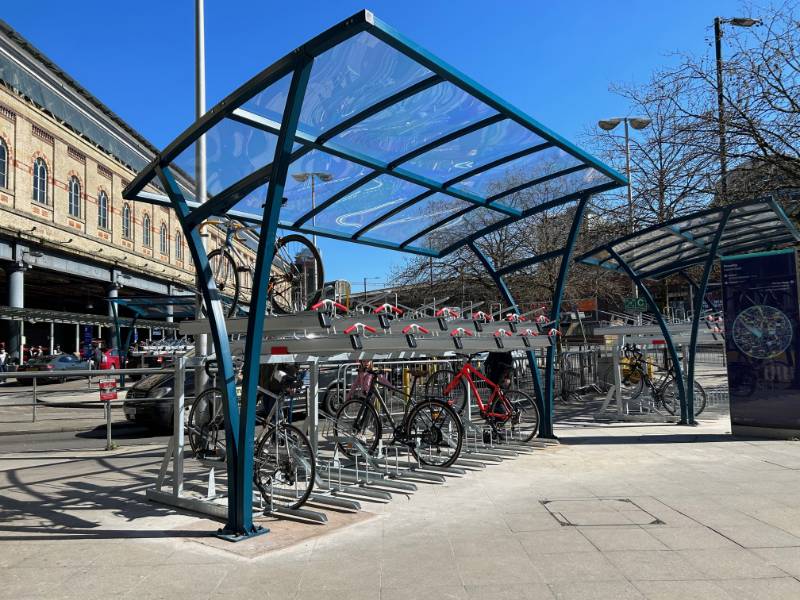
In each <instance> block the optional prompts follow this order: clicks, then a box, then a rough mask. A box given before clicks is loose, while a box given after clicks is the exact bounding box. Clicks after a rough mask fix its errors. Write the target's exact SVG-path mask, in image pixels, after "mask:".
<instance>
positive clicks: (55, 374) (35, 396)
mask: <svg viewBox="0 0 800 600" xmlns="http://www.w3.org/2000/svg"><path fill="white" fill-rule="evenodd" d="M171 372H173V370H172V369H155V368H141V369H113V370H109V369H75V370H61V371H22V372H19V371H13V372H3V373H0V382H7V381H8V380H9V379H16V380H17V381H21V382H23V383H27V382H28V381H30V383H29V385H30V386H31V390H30V393H31V398H30V400H29V401H26V402H0V408H19V407H30V409H31V422H32V423H35V422H36V409H37V406H38V405H39V404H40V402H44V401H43V400H42V395H43V393H42V392H41V390H40V385H41V384H40V383H39V380H42V379H46V380H52V379H55V378H58V379H62V378H69V379H84V378H85V379H86V380H87V382H88V390H92V378H95V377H97V378H100V379H116V380H117V386H116V389H117V391H118V392H119V391H126V389H127V388H124V387H122V386H121V385H120V384H119V381H120V380H121V379H122V377H124V376H125V375H154V374H160V373H171ZM25 391H26V390H17V391H14V392H5V394H6V395H8V394H19V393H25ZM79 391H80V390H56V391H50V392H45V393H44V394H46V395H47V396H54V395H62V396H63V395H67V396H70V395H75V394H76V392H79ZM97 391H98V392H99V391H100V388H99V387H98V388H97ZM81 393H82V394H85V393H86V392H85V391H81ZM150 399H152V400H155V399H156V398H136V399H135V401H140V400H150ZM160 399H164V400H170V396H165V397H162V398H160ZM125 401H126V400H125V398H118V399H117V400H108V401H103V400H100V399H99V397H98V399H97V400H83V401H75V402H67V403H49V402H48V403H47V406H48V407H50V408H54V407H55V408H58V407H61V408H76V406H77V407H81V408H83V407H101V406H102V407H103V410H104V412H105V420H106V449H107V450H111V449H113V448H114V447H115V446H114V444H113V442H112V441H111V405H112V404H121V403H123V402H125Z"/></svg>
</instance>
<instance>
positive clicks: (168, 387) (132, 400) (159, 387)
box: [122, 369, 308, 431]
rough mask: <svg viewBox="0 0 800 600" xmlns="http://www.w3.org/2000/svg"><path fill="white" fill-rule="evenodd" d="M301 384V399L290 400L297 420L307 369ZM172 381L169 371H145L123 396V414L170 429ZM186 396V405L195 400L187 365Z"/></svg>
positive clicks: (259, 411) (302, 406)
mask: <svg viewBox="0 0 800 600" xmlns="http://www.w3.org/2000/svg"><path fill="white" fill-rule="evenodd" d="M301 378H302V379H303V381H304V383H303V388H302V390H301V392H300V394H299V396H300V397H302V398H303V401H302V402H293V403H292V420H294V421H300V420H302V419H305V418H306V415H307V414H308V409H307V406H306V402H305V388H306V386H307V383H308V374H307V372H303V373H301ZM174 385H175V375H174V373H172V372H167V373H156V374H153V375H148V376H146V377H144V378H143V379H140V380H139V381H137V382H136V383H135V384H134V385H133V386H132V387H131V388H130V389H129V390H128V393H127V395H126V396H125V402H123V404H122V410H123V412H124V413H125V418H126V419H127V420H128V421H132V422H134V423H136V424H138V425H143V426H145V427H147V428H149V429H153V430H156V431H171V430H172V417H173V399H172V390H173V387H174ZM183 391H184V394H185V396H186V401H185V406H186V407H189V406H191V405H192V402H193V400H194V370H193V369H187V371H186V381H185V383H184V386H183ZM257 414H259V415H263V414H264V410H263V404H262V403H261V402H259V403H258V408H257Z"/></svg>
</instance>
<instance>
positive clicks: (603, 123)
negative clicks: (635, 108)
mask: <svg viewBox="0 0 800 600" xmlns="http://www.w3.org/2000/svg"><path fill="white" fill-rule="evenodd" d="M620 123H624V124H625V176H626V177H627V178H628V227H627V229H628V231H627V233H629V234H630V233H633V229H634V219H633V216H634V213H633V184H632V183H631V140H630V130H629V127H628V126H629V125H630V127H633V128H634V129H636V130H637V131H639V130H641V129H644V128H645V127H647V126H648V125H650V123H651V121H650V119H647V118H645V117H614V118H613V119H602V120H600V121H598V122H597V126H598V127H600V129H602V130H603V131H612V130H613V129H616V127H617V126H618V125H619V124H620ZM633 295H634V296H636V297H638V296H639V288H637V287H636V283H634V284H633Z"/></svg>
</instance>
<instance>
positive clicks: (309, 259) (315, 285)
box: [269, 234, 325, 314]
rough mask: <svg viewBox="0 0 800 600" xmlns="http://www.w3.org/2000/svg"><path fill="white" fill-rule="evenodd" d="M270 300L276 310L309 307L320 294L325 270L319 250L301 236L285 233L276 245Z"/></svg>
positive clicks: (300, 309)
mask: <svg viewBox="0 0 800 600" xmlns="http://www.w3.org/2000/svg"><path fill="white" fill-rule="evenodd" d="M271 273H272V276H271V277H270V282H269V286H270V302H271V304H272V309H273V310H274V311H275V312H276V313H280V314H291V313H295V312H300V311H303V310H310V309H311V306H312V305H314V304H316V303H317V301H318V300H319V299H320V297H321V296H322V288H323V285H324V282H325V273H324V271H323V268H322V258H321V257H320V255H319V251H318V250H317V248H316V247H315V246H314V244H312V243H311V241H309V240H308V239H306V238H305V237H303V236H302V235H296V234H292V235H287V236H285V237H282V238H280V239H279V240H278V242H277V243H276V244H275V256H274V257H273V259H272V271H271Z"/></svg>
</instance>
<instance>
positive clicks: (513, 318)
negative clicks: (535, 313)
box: [506, 313, 528, 323]
mask: <svg viewBox="0 0 800 600" xmlns="http://www.w3.org/2000/svg"><path fill="white" fill-rule="evenodd" d="M527 320H528V319H526V318H525V317H523V316H522V315H518V314H517V313H508V314H507V315H506V321H510V322H512V323H524V322H525V321H527Z"/></svg>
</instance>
